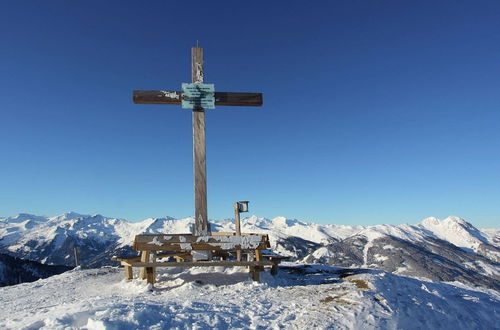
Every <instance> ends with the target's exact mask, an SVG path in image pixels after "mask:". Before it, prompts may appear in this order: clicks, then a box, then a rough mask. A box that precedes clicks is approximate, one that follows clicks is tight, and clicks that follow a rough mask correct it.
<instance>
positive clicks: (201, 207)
mask: <svg viewBox="0 0 500 330" xmlns="http://www.w3.org/2000/svg"><path fill="white" fill-rule="evenodd" d="M191 58H192V61H191V74H192V81H193V83H202V82H203V77H204V72H203V48H201V47H193V48H191ZM205 136H206V134H205V110H203V108H201V107H200V108H195V109H193V158H194V159H193V161H194V215H195V218H194V221H195V223H194V234H195V235H207V234H209V232H210V228H209V225H208V212H207V157H206V152H207V151H206V138H205Z"/></svg>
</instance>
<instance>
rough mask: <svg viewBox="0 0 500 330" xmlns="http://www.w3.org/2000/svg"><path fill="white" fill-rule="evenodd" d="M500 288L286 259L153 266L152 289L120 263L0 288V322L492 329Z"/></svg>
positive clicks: (14, 325) (28, 325) (13, 325)
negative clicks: (265, 269)
mask: <svg viewBox="0 0 500 330" xmlns="http://www.w3.org/2000/svg"><path fill="white" fill-rule="evenodd" d="M499 302H500V294H499V293H498V292H495V291H491V290H487V289H472V288H469V287H466V286H464V285H463V284H458V283H454V284H447V283H440V282H428V281H423V280H420V279H415V278H409V277H403V276H398V275H394V274H390V273H386V272H383V271H377V270H363V269H355V270H349V269H343V268H337V267H328V266H319V265H303V264H300V265H299V264H290V263H288V264H287V263H285V264H284V265H283V267H282V268H281V270H280V273H279V275H278V276H277V277H272V276H270V275H269V274H268V273H263V274H262V282H261V283H256V282H252V281H250V280H249V279H248V273H247V272H246V271H245V269H244V268H227V269H225V268H211V269H207V268H191V269H187V270H185V269H169V270H163V269H162V270H160V274H159V281H158V283H157V284H155V287H154V289H152V290H151V288H150V287H148V286H147V285H146V283H145V282H144V281H142V280H132V281H126V280H124V279H123V273H122V270H121V269H117V268H101V269H91V270H79V269H78V270H73V271H70V272H66V273H64V274H61V275H57V276H53V277H51V278H48V279H44V280H39V281H37V282H33V283H24V284H20V285H15V286H10V287H3V288H0V306H2V309H1V310H0V328H1V329H21V328H24V329H67V328H84V329H168V328H189V329H208V328H218V329H228V328H251V329H257V328H259V329H260V328H290V329H312V328H320V329H321V328H342V329H343V328H348V329H370V328H382V329H396V328H398V329H399V328H402V329H495V328H497V329H498V328H499V325H498V324H499V323H498V320H500V304H499Z"/></svg>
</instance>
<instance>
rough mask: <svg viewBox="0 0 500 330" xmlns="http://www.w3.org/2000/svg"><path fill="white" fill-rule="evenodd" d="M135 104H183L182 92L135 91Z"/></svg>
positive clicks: (133, 97)
mask: <svg viewBox="0 0 500 330" xmlns="http://www.w3.org/2000/svg"><path fill="white" fill-rule="evenodd" d="M132 95H133V96H132V100H133V101H134V103H135V104H181V101H182V99H181V97H182V91H162V90H156V91H153V90H149V91H134V92H133V94H132Z"/></svg>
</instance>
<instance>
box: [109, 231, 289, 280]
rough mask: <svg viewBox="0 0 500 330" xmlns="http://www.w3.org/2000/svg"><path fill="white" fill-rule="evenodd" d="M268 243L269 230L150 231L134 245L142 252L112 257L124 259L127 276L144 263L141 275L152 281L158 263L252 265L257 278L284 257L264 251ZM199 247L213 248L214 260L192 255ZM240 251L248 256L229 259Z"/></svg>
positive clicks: (182, 265) (201, 249)
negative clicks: (231, 231)
mask: <svg viewBox="0 0 500 330" xmlns="http://www.w3.org/2000/svg"><path fill="white" fill-rule="evenodd" d="M269 247H270V244H269V237H268V235H266V234H248V233H245V234H242V235H236V234H235V233H224V232H215V233H212V234H211V235H207V236H194V235H192V234H147V235H137V236H136V237H135V240H134V244H133V248H134V250H137V251H140V256H133V257H113V260H115V261H119V262H121V264H122V265H123V266H124V267H125V277H126V278H127V279H132V278H133V267H141V268H142V270H141V277H142V278H143V279H146V280H147V282H148V283H151V284H152V283H154V282H155V277H156V268H157V267H210V266H226V267H230V266H246V267H249V269H250V272H251V273H252V278H253V279H254V280H256V281H258V280H259V279H260V272H261V271H263V270H264V267H265V266H270V267H271V273H272V274H273V275H276V274H277V271H278V264H279V263H280V261H281V259H282V258H280V257H278V256H276V255H268V254H263V253H262V251H263V250H265V249H267V248H269ZM197 251H211V255H212V258H211V260H199V258H198V257H195V258H193V255H195V256H196V255H197V253H198V252H197ZM237 251H243V252H244V254H243V255H246V259H247V260H245V261H243V260H230V259H231V257H233V256H236V252H237ZM239 255H241V252H240V254H239ZM165 257H173V258H174V259H175V260H176V262H170V261H166V262H160V261H158V259H161V258H165ZM214 258H219V260H214ZM193 259H194V260H193ZM197 259H198V260H197ZM186 260H187V261H186Z"/></svg>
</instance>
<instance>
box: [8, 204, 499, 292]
mask: <svg viewBox="0 0 500 330" xmlns="http://www.w3.org/2000/svg"><path fill="white" fill-rule="evenodd" d="M193 223H194V219H193V218H185V219H174V218H170V217H166V218H150V219H146V220H144V221H142V222H135V223H132V222H128V221H126V220H123V219H116V218H108V217H104V216H102V215H81V214H78V213H74V212H70V213H66V214H63V215H60V216H56V217H41V216H35V215H28V214H20V215H17V216H15V217H7V218H0V252H3V253H6V254H10V255H12V256H16V257H21V258H24V259H31V260H36V261H40V262H43V263H46V264H64V265H74V260H73V247H75V246H76V247H78V250H79V254H80V261H81V263H82V264H83V265H86V266H88V267H97V266H102V265H112V264H113V263H112V262H111V261H110V258H111V256H113V255H117V254H124V253H125V254H130V253H133V252H134V251H132V250H131V248H130V245H131V242H132V241H133V238H134V236H135V235H137V234H140V233H167V234H168V233H189V232H191V228H192V226H193ZM211 228H212V231H226V232H227V231H234V221H233V220H232V219H225V220H215V221H211ZM242 231H243V232H261V233H267V234H269V237H270V241H271V245H272V249H273V250H274V251H275V252H278V253H281V254H283V255H287V256H290V257H291V259H292V260H295V261H301V262H307V263H323V264H328V265H337V266H343V267H365V268H378V269H383V270H386V271H390V272H395V273H398V274H403V275H410V276H418V277H424V278H428V279H431V280H440V281H461V282H464V283H473V284H474V285H482V286H486V287H491V288H495V289H500V285H499V280H500V269H499V262H500V248H499V242H500V239H499V237H500V234H499V232H500V231H499V230H497V229H487V230H484V231H482V230H479V229H477V228H475V227H474V226H473V225H471V224H470V223H468V222H466V221H465V220H463V219H460V218H458V217H448V218H446V219H443V220H439V219H437V218H427V219H424V220H423V221H422V222H420V223H419V224H416V225H408V224H404V225H399V226H394V225H377V226H346V225H320V224H309V223H304V222H301V221H299V220H294V219H286V218H284V217H277V218H274V219H266V218H260V217H256V216H251V217H248V218H245V219H243V220H242Z"/></svg>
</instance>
